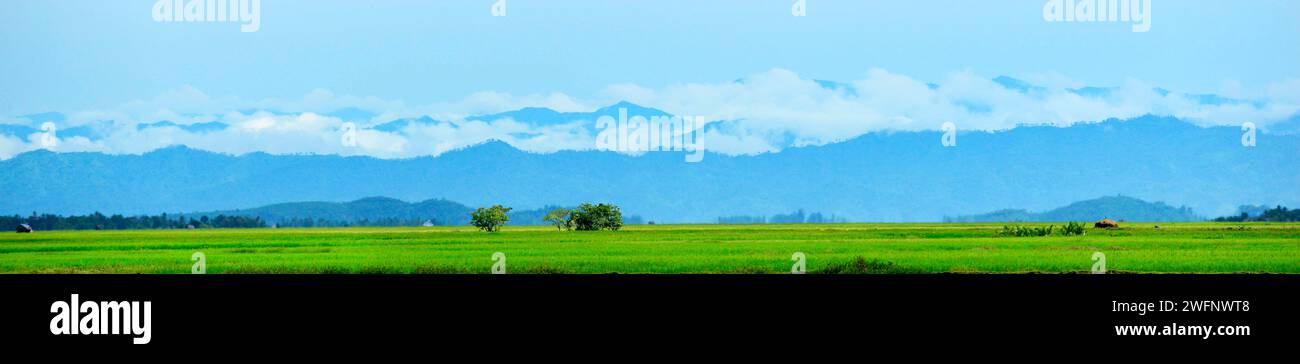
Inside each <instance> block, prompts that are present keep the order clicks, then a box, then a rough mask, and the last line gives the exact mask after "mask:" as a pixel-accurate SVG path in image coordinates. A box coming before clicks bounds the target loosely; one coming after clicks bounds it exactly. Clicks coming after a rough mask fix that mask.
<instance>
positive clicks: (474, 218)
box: [469, 205, 510, 232]
mask: <svg viewBox="0 0 1300 364" xmlns="http://www.w3.org/2000/svg"><path fill="white" fill-rule="evenodd" d="M508 212H510V208H509V207H501V205H493V206H492V207H480V208H478V209H477V210H474V212H473V213H470V215H469V217H470V218H469V224H470V225H474V226H475V227H478V229H479V230H483V231H486V232H496V231H500V230H501V226H502V225H505V224H506V222H508V221H510V216H507V215H506V213H508Z"/></svg>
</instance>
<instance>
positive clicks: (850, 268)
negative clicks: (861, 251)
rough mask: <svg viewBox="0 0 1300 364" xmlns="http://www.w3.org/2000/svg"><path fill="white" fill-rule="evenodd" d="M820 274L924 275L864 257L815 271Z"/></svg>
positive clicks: (915, 270)
mask: <svg viewBox="0 0 1300 364" xmlns="http://www.w3.org/2000/svg"><path fill="white" fill-rule="evenodd" d="M813 273H818V274H917V273H924V272H923V271H921V270H919V269H911V268H905V267H901V266H898V265H897V264H894V262H886V261H883V260H876V259H872V260H867V259H866V258H863V257H856V258H853V260H851V261H848V262H840V263H833V264H831V265H828V266H826V268H822V269H820V270H817V271H814V272H813Z"/></svg>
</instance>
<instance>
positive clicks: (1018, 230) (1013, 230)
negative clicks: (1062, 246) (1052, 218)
mask: <svg viewBox="0 0 1300 364" xmlns="http://www.w3.org/2000/svg"><path fill="white" fill-rule="evenodd" d="M1084 227H1085V225H1084V224H1082V223H1076V222H1071V223H1068V224H1066V225H1065V226H1062V227H1061V230H1056V225H1048V226H1045V227H1028V226H1010V225H1008V226H1003V227H1002V229H1001V230H998V236H1015V237H1026V236H1049V235H1052V233H1053V232H1055V233H1057V234H1060V235H1062V236H1073V235H1083V233H1084Z"/></svg>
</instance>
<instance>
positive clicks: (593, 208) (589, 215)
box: [470, 203, 623, 232]
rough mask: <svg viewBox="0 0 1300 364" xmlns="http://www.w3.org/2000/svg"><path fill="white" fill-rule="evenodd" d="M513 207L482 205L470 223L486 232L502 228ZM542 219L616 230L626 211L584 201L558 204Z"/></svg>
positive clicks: (563, 224) (575, 227)
mask: <svg viewBox="0 0 1300 364" xmlns="http://www.w3.org/2000/svg"><path fill="white" fill-rule="evenodd" d="M510 210H511V209H510V208H509V207H502V206H501V205H493V206H492V207H480V208H478V209H477V210H474V212H472V213H470V224H471V225H474V226H475V227H478V228H479V230H483V231H487V232H496V231H501V226H504V225H505V224H506V223H507V222H509V221H510V216H509V215H508V213H509V212H510ZM543 219H544V220H546V221H549V222H550V223H551V224H552V225H555V228H556V229H558V230H579V231H596V230H611V231H617V230H618V229H620V228H622V227H623V212H622V211H621V210H619V208H618V206H614V205H611V204H603V203H602V204H596V205H592V204H589V203H584V204H581V205H578V208H577V209H575V210H569V209H566V208H558V209H555V210H551V211H550V212H548V213H547V214H546V216H545V217H543Z"/></svg>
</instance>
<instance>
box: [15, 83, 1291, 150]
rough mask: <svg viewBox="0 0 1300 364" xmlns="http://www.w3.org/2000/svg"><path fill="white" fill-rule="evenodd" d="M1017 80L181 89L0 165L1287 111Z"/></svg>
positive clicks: (65, 124) (83, 118) (1252, 116)
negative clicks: (625, 114) (567, 115)
mask: <svg viewBox="0 0 1300 364" xmlns="http://www.w3.org/2000/svg"><path fill="white" fill-rule="evenodd" d="M1029 79H1032V80H1036V81H1035V82H1041V84H1039V85H1038V86H1037V88H1034V89H1031V90H1028V91H1024V90H1016V89H1012V88H1008V87H1004V86H1003V85H1001V84H999V83H998V82H995V81H993V80H990V79H988V78H985V77H981V76H978V75H975V74H973V73H971V72H957V73H953V74H951V75H949V76H948V77H947V78H945V79H944V80H940V81H939V82H936V83H934V84H928V83H926V82H922V81H919V80H916V79H913V78H910V77H908V76H905V75H901V74H896V73H890V72H888V71H885V70H880V69H873V70H870V71H868V72H867V73H866V74H865V75H864V76H863V77H862V78H861V79H859V80H854V81H851V82H846V83H842V84H841V85H844V86H845V87H825V86H823V84H821V83H819V82H818V81H816V80H813V79H810V78H806V77H802V76H800V75H798V74H796V73H794V72H791V71H787V70H782V69H773V70H770V71H767V72H762V73H758V74H754V75H751V76H749V77H746V78H744V79H742V80H740V81H737V82H726V83H687V84H677V85H670V86H665V87H662V88H657V89H656V88H647V87H643V86H639V85H634V84H620V85H612V86H609V87H606V88H605V89H604V90H600V91H599V92H598V93H597V96H596V97H593V98H591V99H587V100H583V99H578V98H574V97H571V96H569V95H565V94H560V93H552V94H538V95H523V96H516V95H511V94H507V93H500V92H478V93H474V94H471V95H468V96H466V97H465V98H463V99H461V100H457V101H451V102H441V103H434V104H430V105H420V106H408V105H406V104H405V103H404V102H402V101H400V100H385V99H381V98H376V97H356V96H348V95H335V94H333V93H331V92H329V91H327V90H314V91H312V92H310V93H308V94H307V95H304V96H303V97H302V98H300V99H293V100H279V99H266V100H258V101H246V100H241V99H239V98H237V97H219V98H217V97H211V96H209V95H207V94H205V93H203V92H202V91H200V90H198V89H195V88H193V87H183V88H181V89H179V90H175V91H172V92H168V93H165V94H163V95H159V96H157V97H154V98H152V99H147V100H134V101H130V102H127V103H124V104H122V105H121V106H119V107H118V108H116V109H112V110H88V111H75V112H66V113H65V115H66V120H63V121H61V122H59V125H58V126H59V129H60V130H63V131H67V130H69V129H75V128H77V127H79V126H94V127H95V128H96V130H100V131H101V133H100V134H102V135H99V136H98V137H93V138H88V137H86V136H82V135H71V136H66V137H65V136H61V135H60V136H59V143H58V144H57V146H56V147H52V148H46V147H45V146H43V145H42V143H41V136H42V134H40V132H39V128H38V126H39V124H40V123H42V122H43V120H28V119H24V118H20V117H10V118H7V119H3V120H0V123H7V124H17V125H24V126H28V127H31V128H36V129H35V130H37V132H36V133H32V134H29V135H25V136H0V159H8V158H11V157H13V156H14V155H17V154H20V153H23V152H27V151H32V150H36V149H51V150H56V151H61V152H62V151H67V152H72V151H90V152H103V153H111V154H138V153H144V152H148V151H151V150H154V149H158V148H162V147H166V146H170V145H185V146H189V147H192V148H197V149H203V150H210V151H215V152H221V153H228V154H244V153H250V152H266V153H272V154H301V153H307V154H338V155H367V156H374V157H380V158H406V157H416V156H425V155H438V154H441V153H444V152H447V151H449V150H454V149H458V148H462V147H466V146H470V145H474V144H478V143H482V142H484V141H487V140H494V139H495V140H502V141H505V142H507V143H510V144H512V145H514V146H515V147H518V148H520V149H524V150H528V151H534V152H554V151H559V150H589V149H593V148H594V147H595V141H594V138H595V133H594V132H593V131H592V130H591V129H589V126H586V125H585V124H584V123H583V120H568V122H563V123H558V124H556V123H548V124H539V123H536V122H534V120H513V119H508V118H507V119H501V120H489V121H467V117H469V116H471V115H484V114H491V113H497V112H503V111H510V110H517V109H520V108H524V107H543V108H549V109H552V110H556V111H560V112H591V111H592V110H595V109H598V108H600V107H603V106H607V105H610V104H613V103H614V102H616V101H619V100H627V101H630V102H632V103H635V104H639V105H642V106H647V107H653V108H657V109H661V110H665V111H667V112H669V113H673V114H677V115H688V116H704V117H706V118H708V119H709V120H727V121H730V122H728V123H727V124H726V126H725V127H717V128H712V129H709V131H708V132H707V133H706V134H705V136H704V142H705V146H706V148H707V149H708V150H710V151H712V152H718V153H724V154H754V153H763V152H776V151H779V150H781V149H782V148H785V147H788V146H792V145H820V144H825V143H832V142H836V141H841V140H846V139H850V138H853V137H856V136H859V135H862V134H864V133H868V132H873V131H880V130H938V129H939V127H940V125H942V124H943V123H944V122H953V123H955V124H956V125H957V126H958V128H959V129H964V130H1001V129H1009V128H1013V127H1015V126H1016V125H1018V124H1025V123H1030V124H1051V125H1059V126H1067V125H1070V124H1073V123H1078V122H1095V121H1100V120H1105V119H1110V118H1119V119H1128V118H1134V117H1138V116H1142V115H1146V114H1155V115H1162V116H1174V117H1178V118H1180V119H1184V120H1187V121H1191V122H1194V123H1197V124H1199V125H1203V126H1209V125H1240V124H1241V123H1242V122H1246V121H1250V122H1253V123H1255V124H1256V125H1259V126H1260V127H1262V128H1264V129H1266V130H1267V129H1268V127H1269V126H1270V125H1274V124H1276V123H1279V122H1283V121H1287V120H1289V119H1291V118H1294V117H1296V115H1297V112H1300V79H1293V80H1287V81H1284V82H1280V83H1277V84H1274V85H1270V86H1268V87H1266V88H1262V89H1261V90H1260V91H1258V92H1256V93H1254V94H1251V93H1250V92H1249V91H1244V90H1243V88H1242V87H1241V86H1240V85H1238V84H1235V83H1227V84H1226V85H1225V87H1226V89H1225V90H1224V91H1225V92H1224V94H1230V95H1233V96H1234V97H1249V99H1244V100H1242V101H1239V102H1203V101H1202V99H1201V98H1200V97H1198V96H1196V95H1188V94H1184V93H1178V92H1161V91H1158V90H1157V89H1156V88H1155V86H1153V85H1148V84H1145V83H1143V82H1141V81H1138V80H1130V81H1128V82H1127V83H1125V84H1124V85H1121V86H1119V87H1113V88H1109V89H1107V90H1106V92H1102V93H1096V94H1090V93H1082V92H1072V91H1071V90H1070V88H1069V87H1078V83H1076V82H1073V81H1070V80H1068V78H1065V77H1064V76H1062V75H1059V74H1049V75H1038V76H1029ZM1031 83H1033V82H1031ZM1243 95H1244V96H1243ZM345 108H351V109H357V110H363V111H364V112H365V113H366V114H367V115H370V117H369V119H368V120H347V121H345V120H343V119H341V118H339V117H332V116H325V114H328V113H330V112H332V111H335V110H339V109H345ZM254 110H257V111H254ZM422 116H429V117H432V118H433V119H435V120H439V121H438V122H433V123H408V124H407V125H405V126H404V127H403V128H400V129H398V130H390V131H383V130H380V129H375V128H374V127H375V126H378V125H381V124H383V123H385V122H388V121H392V120H395V119H399V118H410V119H415V118H419V117H422ZM612 116H616V115H612ZM592 119H593V120H585V121H586V122H592V121H594V118H592ZM106 120H112V121H111V122H108V121H106ZM160 120H167V121H171V122H173V123H175V124H178V125H181V126H186V125H192V124H197V123H209V122H219V123H223V124H226V125H228V127H226V128H225V129H221V130H216V131H211V130H208V131H199V130H195V131H188V130H186V129H185V128H182V127H175V126H164V127H148V128H140V127H139V126H138V124H148V123H153V122H157V121H160ZM346 122H354V123H355V125H357V128H356V129H355V130H356V134H355V135H352V136H350V137H351V138H353V139H351V140H354V141H355V143H348V142H346V140H347V139H346V138H345V136H344V134H345V133H346V132H347V130H350V129H348V128H347V127H346V125H345V123H346ZM715 125H717V124H715ZM56 135H57V132H56Z"/></svg>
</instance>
